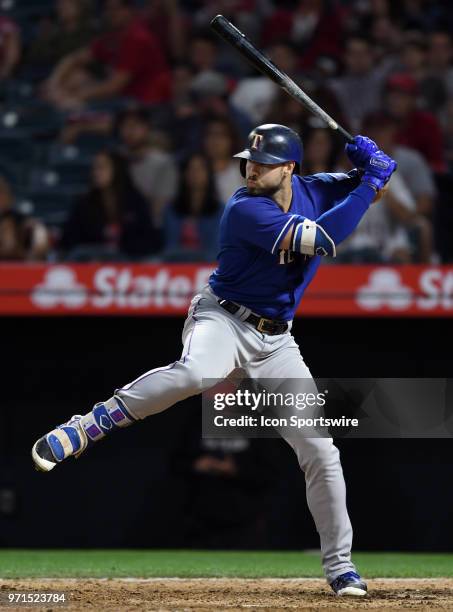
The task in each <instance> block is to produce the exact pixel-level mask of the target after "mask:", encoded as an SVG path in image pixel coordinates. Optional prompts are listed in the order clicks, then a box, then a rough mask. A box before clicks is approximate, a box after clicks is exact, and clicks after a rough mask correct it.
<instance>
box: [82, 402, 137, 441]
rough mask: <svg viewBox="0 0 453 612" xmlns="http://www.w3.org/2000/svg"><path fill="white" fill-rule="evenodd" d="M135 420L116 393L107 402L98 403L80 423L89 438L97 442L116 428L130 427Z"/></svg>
mask: <svg viewBox="0 0 453 612" xmlns="http://www.w3.org/2000/svg"><path fill="white" fill-rule="evenodd" d="M134 421H135V419H134V418H133V416H132V415H131V414H130V413H129V411H128V410H127V408H126V406H125V405H124V403H123V402H122V400H120V398H119V397H117V396H116V395H114V396H113V397H111V398H110V399H108V400H107V401H106V402H100V403H99V404H96V405H95V406H94V408H93V410H92V411H91V412H89V413H88V414H86V415H85V416H84V417H82V419H81V421H80V425H81V426H82V428H83V430H84V431H85V433H86V435H87V437H88V440H89V441H91V442H97V441H98V440H101V438H104V437H105V436H106V435H107V434H109V433H110V432H112V431H114V430H115V429H118V428H122V427H129V425H132V423H133V422H134Z"/></svg>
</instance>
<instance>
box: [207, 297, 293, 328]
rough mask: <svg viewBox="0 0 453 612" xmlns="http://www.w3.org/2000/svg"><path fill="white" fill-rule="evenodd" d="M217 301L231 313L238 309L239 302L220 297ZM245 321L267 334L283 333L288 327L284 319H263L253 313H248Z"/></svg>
mask: <svg viewBox="0 0 453 612" xmlns="http://www.w3.org/2000/svg"><path fill="white" fill-rule="evenodd" d="M217 301H218V302H219V304H220V306H221V307H222V308H224V309H225V310H226V311H227V312H229V313H231V314H233V315H234V314H236V313H237V311H238V310H239V309H240V306H239V304H235V303H234V302H230V301H229V300H222V299H220V300H217ZM245 321H246V322H247V323H251V324H252V325H253V327H255V329H257V330H258V331H259V332H261V333H263V334H268V335H269V336H277V335H278V334H284V333H285V331H286V330H287V329H288V323H286V321H274V320H272V319H265V318H264V317H259V316H258V315H254V314H250V315H249V316H248V317H247V318H246V319H245Z"/></svg>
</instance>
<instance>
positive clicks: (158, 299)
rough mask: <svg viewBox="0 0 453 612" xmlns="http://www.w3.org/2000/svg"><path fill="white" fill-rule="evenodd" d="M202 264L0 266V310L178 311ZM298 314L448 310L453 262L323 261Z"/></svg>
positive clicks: (204, 270)
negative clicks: (360, 263) (378, 263)
mask: <svg viewBox="0 0 453 612" xmlns="http://www.w3.org/2000/svg"><path fill="white" fill-rule="evenodd" d="M213 269H214V267H213V266H211V265H201V264H168V265H161V264H136V265H130V264H58V265H45V264H30V265H24V264H3V265H2V266H1V268H0V295H1V298H0V315H67V314H71V315H93V314H95V315H134V314H136V315H159V316H160V315H181V314H184V313H185V312H186V310H187V307H188V304H189V301H190V299H191V297H192V296H193V295H194V294H195V293H196V292H197V291H198V290H199V289H200V288H201V287H202V286H203V285H204V284H205V283H206V282H207V280H208V278H209V275H210V274H211V272H212V270H213ZM297 314H298V316H354V317H357V316H385V317H388V316H391V317H394V316H422V317H434V316H453V266H426V267H425V266H398V267H395V266H393V267H391V266H380V267H377V266H347V265H346V266H345V265H336V266H329V265H325V266H323V267H321V269H320V271H319V272H318V274H317V276H316V278H315V279H314V281H313V282H312V284H311V285H310V287H309V289H308V291H307V293H306V294H305V297H304V299H303V300H302V303H301V305H300V307H299V310H298V313H297Z"/></svg>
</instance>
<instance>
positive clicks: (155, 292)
mask: <svg viewBox="0 0 453 612" xmlns="http://www.w3.org/2000/svg"><path fill="white" fill-rule="evenodd" d="M213 269H214V268H213V267H206V266H201V267H200V268H198V269H197V270H196V272H195V274H194V277H192V276H191V275H189V274H187V275H182V274H179V275H175V274H173V275H172V274H171V273H170V270H169V269H167V268H157V270H156V268H154V269H150V272H149V273H146V272H145V273H144V272H143V269H142V270H140V271H137V270H134V269H133V268H132V267H131V268H122V267H116V266H102V267H100V268H98V269H96V270H95V271H94V273H93V275H92V277H91V279H90V280H89V281H88V282H87V283H86V284H82V283H80V282H79V280H78V278H77V266H75V267H74V268H71V267H69V266H56V267H52V268H49V269H47V270H46V273H45V275H44V279H43V282H42V283H40V284H39V285H37V286H36V287H35V288H34V289H33V291H32V294H31V301H32V302H33V304H34V305H35V306H37V307H38V308H42V309H52V308H56V307H61V306H63V307H65V308H68V309H77V308H83V307H88V308H90V309H99V310H102V309H106V308H112V307H114V308H119V309H125V308H126V309H138V308H147V307H157V308H167V307H170V308H185V307H187V306H188V303H189V301H190V299H191V298H192V296H193V294H194V293H197V292H198V291H200V290H201V288H202V287H204V285H206V283H207V282H208V279H209V276H210V275H211V273H212V271H213Z"/></svg>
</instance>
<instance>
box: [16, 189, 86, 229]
mask: <svg viewBox="0 0 453 612" xmlns="http://www.w3.org/2000/svg"><path fill="white" fill-rule="evenodd" d="M75 199H76V195H75V194H74V193H71V192H67V191H58V190H55V191H54V192H53V193H51V192H49V191H30V192H28V193H27V194H25V195H24V196H22V197H21V198H19V199H18V201H17V204H16V207H17V208H18V210H22V211H23V212H26V213H29V214H32V215H33V216H34V217H36V218H37V219H40V220H41V221H42V222H43V223H45V224H46V225H49V226H58V227H61V226H62V225H63V224H64V223H65V221H66V219H67V218H68V215H69V213H70V211H71V208H72V205H73V203H74V200H75Z"/></svg>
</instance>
